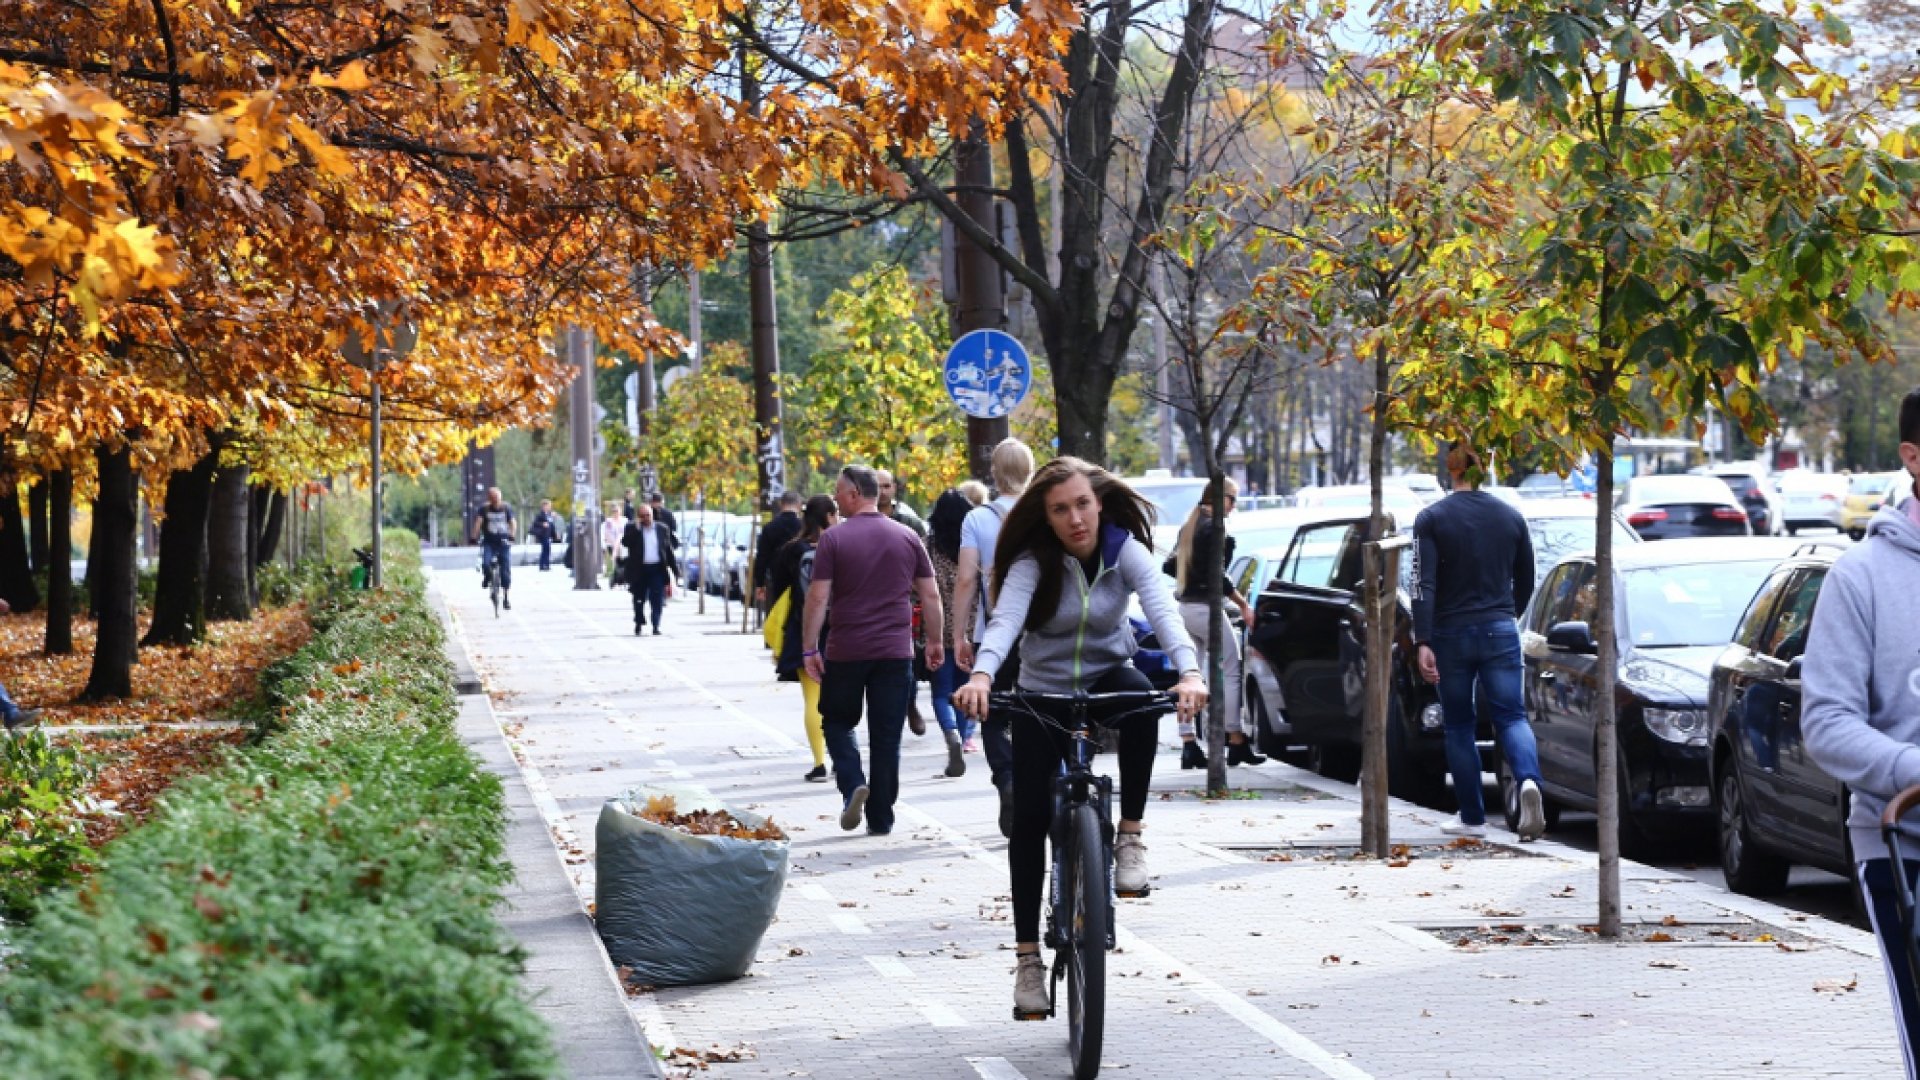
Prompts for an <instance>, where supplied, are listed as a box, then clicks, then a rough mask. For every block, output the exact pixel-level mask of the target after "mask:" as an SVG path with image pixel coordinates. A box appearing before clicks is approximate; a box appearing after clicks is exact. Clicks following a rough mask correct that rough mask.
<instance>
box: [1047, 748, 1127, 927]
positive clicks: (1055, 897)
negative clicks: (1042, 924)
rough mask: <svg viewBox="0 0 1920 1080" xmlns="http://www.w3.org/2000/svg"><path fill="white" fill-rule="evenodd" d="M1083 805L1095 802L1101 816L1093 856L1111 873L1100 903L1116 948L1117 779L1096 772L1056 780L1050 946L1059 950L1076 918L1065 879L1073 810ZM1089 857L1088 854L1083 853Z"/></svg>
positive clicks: (1049, 890)
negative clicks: (1098, 835)
mask: <svg viewBox="0 0 1920 1080" xmlns="http://www.w3.org/2000/svg"><path fill="white" fill-rule="evenodd" d="M1082 804H1091V805H1092V806H1093V809H1094V812H1095V813H1097V814H1099V815H1100V850H1099V851H1098V852H1095V853H1092V855H1091V857H1093V858H1097V859H1099V860H1100V864H1101V865H1103V866H1105V867H1106V869H1107V872H1106V873H1105V874H1104V875H1102V877H1103V879H1104V880H1105V881H1106V883H1107V889H1106V895H1105V896H1103V897H1101V898H1100V900H1099V902H1100V903H1104V904H1105V905H1106V906H1107V940H1106V947H1107V948H1108V949H1112V948H1113V947H1114V936H1113V927H1114V917H1113V916H1114V910H1113V906H1114V897H1113V780H1112V779H1111V778H1110V777H1106V776H1099V775H1096V774H1092V773H1081V774H1080V775H1078V776H1076V775H1074V774H1071V773H1069V774H1066V775H1063V776H1058V777H1055V778H1054V781H1053V825H1052V830H1051V833H1050V834H1049V836H1048V838H1047V839H1048V842H1049V846H1050V847H1051V848H1052V855H1053V866H1052V872H1051V873H1049V874H1048V875H1047V934H1046V945H1047V947H1048V948H1049V949H1054V950H1056V951H1058V950H1061V949H1065V948H1066V947H1067V944H1068V936H1067V925H1066V924H1067V923H1068V922H1070V921H1071V920H1072V919H1073V912H1072V911H1070V910H1068V904H1067V895H1066V886H1065V881H1066V877H1067V845H1068V844H1070V843H1072V842H1073V840H1072V838H1071V836H1070V835H1069V833H1070V830H1071V828H1072V822H1073V810H1074V809H1075V808H1077V807H1079V806H1080V805H1082ZM1082 857H1083V858H1084V857H1088V856H1082Z"/></svg>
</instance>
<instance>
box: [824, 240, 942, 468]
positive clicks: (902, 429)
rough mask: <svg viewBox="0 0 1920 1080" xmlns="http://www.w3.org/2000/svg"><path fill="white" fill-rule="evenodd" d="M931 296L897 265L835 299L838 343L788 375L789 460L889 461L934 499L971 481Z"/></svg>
mask: <svg viewBox="0 0 1920 1080" xmlns="http://www.w3.org/2000/svg"><path fill="white" fill-rule="evenodd" d="M931 303H932V297H930V296H929V295H928V294H927V290H926V289H924V288H922V287H920V286H918V285H915V284H914V283H913V282H912V281H911V280H909V278H908V277H907V273H906V271H905V270H904V269H902V268H901V267H898V266H891V267H885V268H882V269H879V270H875V271H871V272H869V273H866V274H862V275H860V276H858V277H856V278H854V279H853V283H852V285H851V286H850V287H848V288H846V289H842V290H840V291H838V292H835V293H834V294H833V296H832V297H830V298H829V299H828V300H827V315H828V318H829V320H830V321H831V323H832V325H833V328H834V332H835V335H836V337H837V339H838V340H837V341H836V342H835V343H834V344H833V345H831V346H829V347H828V348H826V349H824V350H822V351H821V352H819V353H816V354H815V355H814V358H813V363H812V365H811V366H810V367H809V368H808V369H807V373H806V375H805V376H804V377H802V378H799V379H794V380H789V390H788V393H787V405H788V409H787V416H788V424H789V430H790V431H791V432H792V435H791V437H790V441H789V445H788V454H789V457H800V458H803V459H804V460H805V461H806V462H807V464H808V465H809V466H810V467H811V468H812V469H813V470H814V472H815V473H826V472H829V471H830V470H831V468H833V467H834V466H836V465H838V464H844V463H846V462H852V461H858V462H865V463H871V464H874V465H877V466H881V467H884V468H887V469H889V470H891V471H892V472H893V474H894V476H895V478H896V479H897V480H898V481H899V483H900V486H901V489H902V490H903V491H905V492H908V493H911V494H912V495H914V496H916V497H918V498H920V499H921V500H922V501H925V502H931V500H932V498H933V497H934V496H936V495H938V494H939V493H940V492H941V491H943V490H945V489H946V488H948V487H951V486H952V485H954V484H957V483H959V482H960V481H962V480H964V479H966V477H967V428H966V422H965V420H964V418H963V417H962V416H961V414H960V412H959V410H958V409H956V408H955V407H954V404H953V401H952V399H951V398H949V397H948V396H947V392H946V387H945V385H944V383H943V382H942V378H943V376H942V370H943V368H942V364H941V357H942V355H943V352H944V350H943V348H942V346H941V344H940V340H939V339H938V338H936V337H935V336H934V333H933V332H932V330H931V329H930V327H931V326H932V325H933V320H932V317H931V316H930V314H929V308H930V306H931Z"/></svg>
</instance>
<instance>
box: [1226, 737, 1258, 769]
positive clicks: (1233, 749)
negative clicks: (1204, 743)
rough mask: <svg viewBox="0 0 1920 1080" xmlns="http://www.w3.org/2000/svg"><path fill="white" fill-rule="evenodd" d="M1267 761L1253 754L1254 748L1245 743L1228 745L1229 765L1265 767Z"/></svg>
mask: <svg viewBox="0 0 1920 1080" xmlns="http://www.w3.org/2000/svg"><path fill="white" fill-rule="evenodd" d="M1266 763H1267V759H1266V758H1263V757H1261V756H1260V755H1259V754H1256V753H1254V752H1253V747H1251V746H1248V745H1247V744H1246V743H1243V742H1236V743H1228V744H1227V764H1229V765H1265V764H1266Z"/></svg>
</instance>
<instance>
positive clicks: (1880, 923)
mask: <svg viewBox="0 0 1920 1080" xmlns="http://www.w3.org/2000/svg"><path fill="white" fill-rule="evenodd" d="M1906 867H1907V884H1908V885H1909V886H1912V885H1916V884H1920V863H1913V862H1908V863H1907V864H1906ZM1854 877H1855V878H1856V879H1857V884H1858V885H1859V886H1860V894H1861V898H1862V899H1863V900H1864V901H1865V905H1866V909H1867V918H1868V919H1869V920H1871V922H1872V925H1873V933H1874V936H1875V937H1877V938H1879V939H1880V957H1881V960H1882V962H1883V963H1884V964H1885V966H1886V972H1887V996H1888V997H1890V998H1892V999H1893V1012H1894V1020H1895V1021H1896V1022H1897V1023H1898V1025H1899V1030H1900V1054H1901V1056H1902V1057H1904V1058H1905V1059H1906V1063H1907V1075H1908V1076H1912V1075H1914V1062H1913V1052H1914V1047H1915V1045H1916V1044H1920V991H1916V989H1915V987H1914V979H1913V966H1912V964H1911V963H1910V962H1909V954H1908V952H1907V948H1908V942H1907V932H1906V928H1905V927H1903V926H1901V925H1900V904H1899V902H1898V901H1897V900H1896V899H1895V898H1894V891H1893V860H1892V859H1868V860H1866V861H1865V862H1861V863H1857V864H1855V865H1854Z"/></svg>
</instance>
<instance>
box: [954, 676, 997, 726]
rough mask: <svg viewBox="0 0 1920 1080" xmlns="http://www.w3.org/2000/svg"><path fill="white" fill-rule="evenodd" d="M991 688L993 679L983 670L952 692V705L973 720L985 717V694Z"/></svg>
mask: <svg viewBox="0 0 1920 1080" xmlns="http://www.w3.org/2000/svg"><path fill="white" fill-rule="evenodd" d="M992 690H993V679H991V678H989V677H988V675H987V673H986V672H984V671H981V672H976V673H974V676H973V677H972V678H970V679H968V680H967V681H966V683H965V684H964V685H962V686H961V687H960V688H958V689H956V690H955V691H954V692H953V707H954V708H956V709H959V710H960V711H961V712H963V713H965V714H967V715H968V716H970V717H972V718H973V719H975V720H985V719H986V718H987V694H988V693H990V692H991V691H992Z"/></svg>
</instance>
